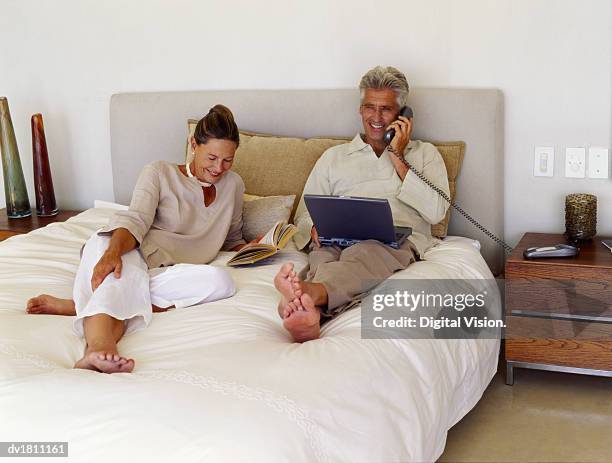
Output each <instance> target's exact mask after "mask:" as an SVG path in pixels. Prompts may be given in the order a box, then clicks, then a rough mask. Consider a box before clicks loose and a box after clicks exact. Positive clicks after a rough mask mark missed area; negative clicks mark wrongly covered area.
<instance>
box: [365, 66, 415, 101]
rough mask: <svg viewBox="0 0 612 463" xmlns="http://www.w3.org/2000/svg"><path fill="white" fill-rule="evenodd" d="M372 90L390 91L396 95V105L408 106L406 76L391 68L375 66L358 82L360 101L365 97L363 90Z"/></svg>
mask: <svg viewBox="0 0 612 463" xmlns="http://www.w3.org/2000/svg"><path fill="white" fill-rule="evenodd" d="M368 88H373V89H385V88H388V89H391V90H393V91H395V93H396V95H397V104H398V105H399V106H400V107H402V106H406V105H407V104H408V92H409V90H410V87H409V86H408V81H407V80H406V76H405V75H404V74H403V73H402V72H401V71H400V70H399V69H397V68H394V67H393V66H376V67H375V68H373V69H370V70H369V71H368V72H366V73H365V75H364V76H363V77H362V78H361V82H359V90H360V91H361V101H363V97H364V96H365V90H366V89H368Z"/></svg>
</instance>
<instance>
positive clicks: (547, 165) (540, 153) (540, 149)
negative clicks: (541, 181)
mask: <svg viewBox="0 0 612 463" xmlns="http://www.w3.org/2000/svg"><path fill="white" fill-rule="evenodd" d="M554 167H555V148H554V146H536V147H535V151H534V159H533V175H535V176H536V177H552V176H553V172H554Z"/></svg>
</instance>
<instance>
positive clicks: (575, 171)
mask: <svg viewBox="0 0 612 463" xmlns="http://www.w3.org/2000/svg"><path fill="white" fill-rule="evenodd" d="M585 158H586V149H585V148H565V176H566V177H571V178H584V175H585V172H586V169H585V163H586V162H585Z"/></svg>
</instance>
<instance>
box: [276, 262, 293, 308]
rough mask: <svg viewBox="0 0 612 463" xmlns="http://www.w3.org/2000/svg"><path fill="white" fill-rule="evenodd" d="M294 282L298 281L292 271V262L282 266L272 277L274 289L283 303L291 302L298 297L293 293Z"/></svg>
mask: <svg viewBox="0 0 612 463" xmlns="http://www.w3.org/2000/svg"><path fill="white" fill-rule="evenodd" d="M295 280H297V281H299V279H298V278H297V275H296V274H295V270H294V269H293V262H288V263H286V264H283V266H282V267H281V268H280V270H279V271H278V273H277V274H276V276H275V277H274V287H275V288H276V290H277V291H278V292H279V293H281V295H282V296H283V298H284V299H285V301H292V300H294V299H295V298H296V297H299V296H298V295H296V294H295V293H294V287H295Z"/></svg>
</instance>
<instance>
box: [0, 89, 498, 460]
mask: <svg viewBox="0 0 612 463" xmlns="http://www.w3.org/2000/svg"><path fill="white" fill-rule="evenodd" d="M411 95H412V104H413V107H414V108H415V113H416V114H422V119H420V120H421V121H422V122H421V123H420V126H419V129H418V130H417V136H419V137H421V138H425V139H438V140H440V139H463V140H464V141H466V143H467V146H468V151H467V154H466V160H465V163H464V166H463V169H462V172H461V177H460V182H459V186H458V191H457V199H458V201H459V202H460V203H462V202H463V204H462V205H463V206H464V208H465V209H467V210H469V211H474V214H475V215H478V217H479V218H483V219H484V220H483V222H485V224H486V225H488V226H489V227H490V228H492V229H493V230H494V231H496V232H498V233H500V232H501V230H502V229H503V214H502V213H501V212H500V211H501V209H502V204H503V195H502V187H501V183H500V182H499V179H500V178H502V177H503V171H502V170H503V156H502V148H501V147H502V146H503V140H502V132H501V123H500V118H501V113H502V98H501V95H500V93H499V92H498V91H496V90H487V89H415V90H414V91H412V92H411ZM219 101H222V102H224V103H225V104H227V105H228V106H229V107H231V108H232V110H233V111H234V113H235V114H236V118H237V120H238V122H239V125H240V126H241V127H243V128H248V129H250V130H255V131H260V132H265V133H275V134H279V135H298V136H315V135H332V136H350V135H352V134H353V133H354V132H356V131H357V130H358V128H359V120H358V119H357V118H356V116H355V114H356V106H355V105H356V103H355V102H356V101H358V95H357V94H356V93H355V92H354V91H352V90H321V91H272V90H269V91H241V92H180V93H157V94H124V95H115V96H114V97H113V99H112V102H111V142H112V159H113V174H114V189H115V199H116V201H117V202H119V203H126V202H127V201H128V200H129V190H130V189H131V186H133V183H132V184H131V185H130V182H133V181H134V180H135V175H137V171H138V166H142V165H143V163H145V162H148V161H150V160H154V159H162V158H165V159H169V158H170V159H174V160H176V162H180V159H181V156H182V154H181V151H182V150H183V149H184V142H185V129H184V123H185V121H186V120H187V119H188V118H189V117H194V116H197V115H198V114H200V113H202V112H203V110H202V109H201V108H208V107H210V106H212V104H214V103H216V102H219ZM279 105H280V106H283V111H282V112H279V111H276V110H275V109H274V108H275V107H277V106H279ZM298 109H299V112H298ZM332 109H333V111H334V115H333V117H332V114H331V112H332V111H331V110H332ZM353 110H354V111H353ZM204 112H205V111H204ZM339 113H344V114H345V115H346V116H347V117H346V118H342V117H338V114H339ZM314 114H322V115H323V116H321V117H309V116H312V115H314ZM460 114H461V118H460V119H456V118H458V117H459V115H460ZM474 126H475V127H474ZM162 127H164V129H163V130H161V128H162ZM136 146H139V149H135V147H136ZM163 153H166V155H165V156H164V155H163ZM167 153H175V154H174V155H172V156H170V157H169V155H168V154H167ZM128 154H129V155H130V156H131V157H130V156H128ZM470 156H471V157H472V158H471V159H470ZM483 163H484V165H485V168H487V169H489V171H488V175H483V173H482V170H483ZM474 182H479V184H480V187H479V192H478V193H477V194H474V193H473V192H471V191H470V188H471V185H473V183H474ZM126 185H127V186H126ZM483 188H484V189H485V191H488V193H489V194H488V200H489V203H490V204H492V206H493V207H492V208H491V209H487V210H485V209H484V207H485V204H482V203H481V202H480V201H481V198H482V191H483ZM247 192H249V191H248V186H247ZM487 211H488V212H487ZM476 212H478V213H479V214H476ZM113 213H114V211H113V210H112V209H109V208H105V207H100V208H92V209H89V210H86V211H85V212H83V213H81V214H79V215H78V216H76V217H73V218H72V219H69V220H68V221H67V222H65V223H57V224H53V225H50V226H48V227H46V228H44V229H40V230H37V231H34V232H31V233H29V234H28V235H23V236H16V237H13V238H11V239H9V240H7V241H5V242H3V243H1V244H0V281H1V287H0V391H1V393H0V416H2V420H0V435H1V436H2V440H3V441H67V442H69V455H70V457H71V458H72V459H74V461H127V460H130V459H133V458H138V459H142V460H149V461H181V462H196V461H266V462H269V461H292V462H293V461H296V462H297V461H303V462H315V461H317V462H318V461H321V462H332V461H347V462H348V461H350V462H358V461H363V462H370V461H435V460H436V459H437V458H438V457H439V456H440V454H441V453H442V451H443V449H444V445H445V440H446V434H447V431H448V429H449V428H450V427H452V426H453V425H454V424H455V423H457V422H458V421H459V420H460V419H461V418H462V417H463V416H464V415H465V414H466V413H467V412H469V410H470V409H472V408H473V407H474V405H475V404H476V403H477V402H478V400H479V399H480V397H481V395H482V393H483V391H484V390H485V389H486V387H487V385H488V383H489V381H490V380H491V378H492V376H493V375H494V374H495V372H496V369H497V358H498V351H499V341H498V340H495V339H478V340H439V339H437V340H393V339H387V340H364V339H361V331H360V309H359V308H357V309H355V310H351V311H349V312H346V313H345V314H343V315H342V316H340V317H338V318H336V319H334V320H332V321H331V322H329V323H327V324H326V325H324V327H323V329H322V336H321V339H319V340H316V341H311V342H308V343H305V344H294V343H292V342H291V341H290V339H289V336H288V335H287V333H286V332H285V331H284V329H283V328H282V324H281V320H280V319H279V318H278V315H277V314H276V310H275V307H276V304H277V302H278V297H279V296H278V294H277V293H276V291H275V289H274V286H273V284H272V279H273V276H274V274H275V273H276V272H277V271H278V268H279V266H280V265H282V263H284V262H287V261H292V262H294V263H296V266H298V267H299V266H302V265H304V264H305V263H306V256H305V255H304V254H302V253H300V252H298V251H297V250H296V249H294V248H289V249H286V250H284V251H282V252H280V253H279V254H277V255H276V256H274V257H273V258H271V259H270V260H269V261H267V262H266V263H264V264H262V265H259V266H256V267H250V268H229V271H230V272H231V274H232V277H233V278H234V280H235V282H236V286H237V289H238V291H237V293H236V295H235V296H234V297H232V298H230V299H226V300H222V301H217V302H214V303H210V304H206V305H202V306H196V307H191V308H187V309H180V310H179V309H177V310H172V311H169V312H166V313H159V314H155V315H154V318H153V322H152V323H151V325H150V327H149V328H147V329H146V330H144V331H140V332H137V333H134V334H133V335H130V336H127V337H126V338H124V339H123V340H122V341H121V342H120V348H121V352H122V353H123V354H124V355H127V356H129V357H133V358H135V359H136V362H137V363H136V368H135V370H134V373H132V374H113V375H104V374H99V373H94V372H91V371H85V370H74V369H72V368H71V367H72V365H73V364H74V362H75V361H76V360H77V359H78V358H80V356H81V355H82V352H83V349H84V342H83V341H82V340H80V339H78V338H76V337H75V336H74V335H73V333H72V318H71V317H58V316H46V315H36V316H34V315H27V314H25V312H24V307H25V302H26V300H27V299H28V298H29V297H32V296H33V295H36V294H39V293H50V294H54V295H57V296H60V297H70V292H71V286H72V281H73V278H74V274H75V272H76V267H77V265H78V259H79V249H80V247H81V245H82V244H83V242H84V241H85V240H86V239H87V237H88V236H89V235H90V234H91V233H93V232H94V231H95V230H96V229H97V228H99V227H100V226H101V225H103V224H104V223H106V222H107V221H108V219H109V217H110V216H111V215H112V214H113ZM460 220H461V218H458V217H453V218H452V219H451V228H450V232H451V234H453V235H461V236H451V237H448V238H446V239H445V240H444V241H443V242H442V243H441V244H440V245H439V246H436V247H435V248H433V249H432V250H430V251H429V252H428V253H427V254H426V256H425V260H424V261H421V262H418V263H416V264H414V265H412V266H410V267H409V268H408V269H407V270H405V271H403V272H402V277H403V278H410V277H412V276H413V277H418V278H441V277H448V278H470V279H473V278H482V279H485V278H491V277H492V275H493V273H496V272H497V271H498V270H499V268H500V267H499V265H500V262H501V261H502V258H503V257H502V255H501V253H500V251H499V250H497V249H495V248H494V247H491V246H490V245H489V243H486V242H485V241H484V238H483V237H482V236H479V235H477V233H479V232H478V231H477V230H472V229H471V228H469V227H465V224H463V223H462V222H460ZM230 256H231V254H230V253H220V254H219V256H218V257H217V259H216V260H215V261H214V262H213V265H225V262H226V261H227V260H228V259H229V257H230Z"/></svg>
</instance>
